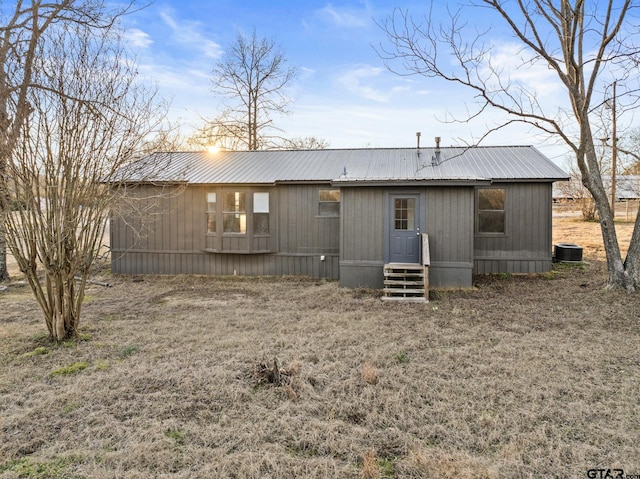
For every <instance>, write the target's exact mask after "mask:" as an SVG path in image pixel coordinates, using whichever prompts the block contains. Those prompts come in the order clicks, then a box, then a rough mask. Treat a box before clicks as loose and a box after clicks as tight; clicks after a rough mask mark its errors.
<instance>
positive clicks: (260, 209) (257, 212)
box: [253, 192, 269, 235]
mask: <svg viewBox="0 0 640 479" xmlns="http://www.w3.org/2000/svg"><path fill="white" fill-rule="evenodd" d="M253 234H257V235H268V234H269V193H265V192H257V193H254V194H253Z"/></svg>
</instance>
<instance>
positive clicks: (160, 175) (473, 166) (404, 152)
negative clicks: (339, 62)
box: [121, 146, 568, 184]
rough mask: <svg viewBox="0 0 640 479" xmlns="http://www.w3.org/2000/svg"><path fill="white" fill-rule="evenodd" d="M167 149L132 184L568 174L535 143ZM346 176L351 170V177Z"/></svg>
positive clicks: (139, 166)
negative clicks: (437, 147)
mask: <svg viewBox="0 0 640 479" xmlns="http://www.w3.org/2000/svg"><path fill="white" fill-rule="evenodd" d="M434 157H436V150H435V148H420V149H417V148H364V149H341V150H337V149H326V150H268V151H221V152H217V153H210V152H206V151H205V152H164V153H154V154H152V155H150V156H147V157H145V158H142V159H141V160H139V161H137V162H135V163H132V164H131V165H130V166H129V167H128V168H126V169H125V170H123V171H122V173H121V174H122V177H123V179H126V180H127V181H132V182H141V181H146V182H168V181H170V182H186V183H190V184H275V183H278V182H314V181H318V182H334V183H380V182H414V181H452V180H453V181H483V180H484V181H486V180H494V181H496V180H503V181H518V180H530V181H536V180H537V181H555V180H566V179H568V175H567V174H566V173H565V172H564V171H562V169H560V168H559V167H558V166H556V165H555V164H554V163H553V162H552V161H551V160H549V159H548V158H546V157H545V156H544V155H542V154H541V153H540V152H539V151H538V150H537V149H536V148H534V147H532V146H492V147H472V148H463V147H445V148H440V156H439V161H434V160H433V158H434ZM345 173H346V174H345Z"/></svg>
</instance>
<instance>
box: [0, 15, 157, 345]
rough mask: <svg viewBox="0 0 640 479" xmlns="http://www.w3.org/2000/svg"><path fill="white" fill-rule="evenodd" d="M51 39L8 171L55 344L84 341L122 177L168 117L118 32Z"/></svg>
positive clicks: (21, 244) (57, 33)
mask: <svg viewBox="0 0 640 479" xmlns="http://www.w3.org/2000/svg"><path fill="white" fill-rule="evenodd" d="M44 37H46V38H44ZM43 39H44V40H45V41H43V42H41V43H40V44H39V47H38V48H37V49H35V50H34V58H33V74H32V80H31V81H32V82H34V83H37V84H38V88H35V89H30V90H28V91H27V92H26V101H27V102H28V105H29V107H30V113H29V115H28V116H26V118H25V120H24V121H25V125H24V127H23V128H22V131H21V134H20V135H19V137H18V138H17V141H16V145H15V147H14V148H13V155H12V157H11V159H10V160H9V161H8V162H7V164H6V168H7V171H8V180H7V181H8V183H9V186H10V190H11V191H12V192H13V194H14V195H15V197H16V199H17V200H18V204H19V205H20V206H19V207H18V208H17V210H16V211H14V212H12V213H11V214H9V215H7V217H6V225H7V242H8V245H9V248H10V250H11V252H12V254H13V255H14V256H15V258H16V260H17V262H18V265H19V267H20V270H21V271H22V272H23V273H24V274H25V276H26V279H27V280H28V282H29V285H30V286H31V288H32V290H33V292H34V294H35V297H36V300H37V302H38V304H39V306H40V308H41V309H42V312H43V314H44V318H45V321H46V324H47V328H48V330H49V335H50V337H51V339H53V340H56V341H60V340H63V339H66V338H69V337H73V336H74V335H75V334H76V332H77V329H78V323H79V320H80V312H81V306H82V300H83V297H84V290H85V285H86V283H87V279H88V275H89V273H90V268H91V266H92V264H93V263H94V261H95V259H96V256H97V255H98V252H99V249H100V246H101V239H102V236H103V233H104V228H105V222H106V220H107V216H108V214H109V210H110V208H112V207H113V206H114V203H113V202H114V198H115V196H116V195H117V194H118V193H119V192H118V189H119V188H118V180H119V178H120V174H121V170H122V169H123V168H125V167H126V166H127V165H128V164H129V163H130V161H131V160H132V159H133V158H134V157H136V156H137V154H139V153H140V152H141V148H142V147H143V146H144V145H145V142H146V141H147V139H148V137H149V135H150V134H151V132H153V131H154V130H155V129H156V128H157V127H158V125H159V124H160V121H161V119H162V109H161V108H160V107H159V106H156V105H157V103H156V102H155V100H154V93H153V92H149V91H147V90H146V89H145V88H144V87H143V86H141V85H138V84H137V83H136V80H135V77H136V71H135V65H134V64H133V63H132V62H131V61H130V59H129V58H127V57H126V55H125V54H124V51H123V48H122V46H121V41H120V33H119V31H118V30H117V29H116V28H115V27H113V26H109V27H106V26H105V27H103V28H101V29H100V30H97V31H96V30H94V29H92V28H91V27H89V26H87V25H85V24H80V23H71V24H70V23H63V24H58V25H55V26H54V27H52V28H51V29H49V30H48V31H47V32H46V33H45V34H44V36H43ZM3 207H4V208H5V209H6V208H7V204H6V202H4V204H3ZM41 271H42V272H43V273H44V274H39V273H41Z"/></svg>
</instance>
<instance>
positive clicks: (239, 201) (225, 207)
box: [222, 191, 247, 234]
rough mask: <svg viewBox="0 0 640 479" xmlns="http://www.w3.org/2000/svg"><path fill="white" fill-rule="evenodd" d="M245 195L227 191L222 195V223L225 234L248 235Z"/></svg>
mask: <svg viewBox="0 0 640 479" xmlns="http://www.w3.org/2000/svg"><path fill="white" fill-rule="evenodd" d="M245 197H246V195H245V193H243V192H241V191H227V192H224V193H223V194H222V222H223V230H224V232H225V233H240V234H246V233H247V209H246V203H245Z"/></svg>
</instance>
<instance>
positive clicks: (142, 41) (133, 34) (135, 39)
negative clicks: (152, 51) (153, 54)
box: [123, 28, 153, 48]
mask: <svg viewBox="0 0 640 479" xmlns="http://www.w3.org/2000/svg"><path fill="white" fill-rule="evenodd" d="M123 36H124V40H125V41H126V42H127V44H128V45H129V46H131V47H133V48H148V47H149V46H150V45H151V44H152V43H153V40H152V39H151V36H150V35H149V34H148V33H146V32H143V31H142V30H140V29H138V28H129V29H127V30H125V32H124V34H123Z"/></svg>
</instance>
